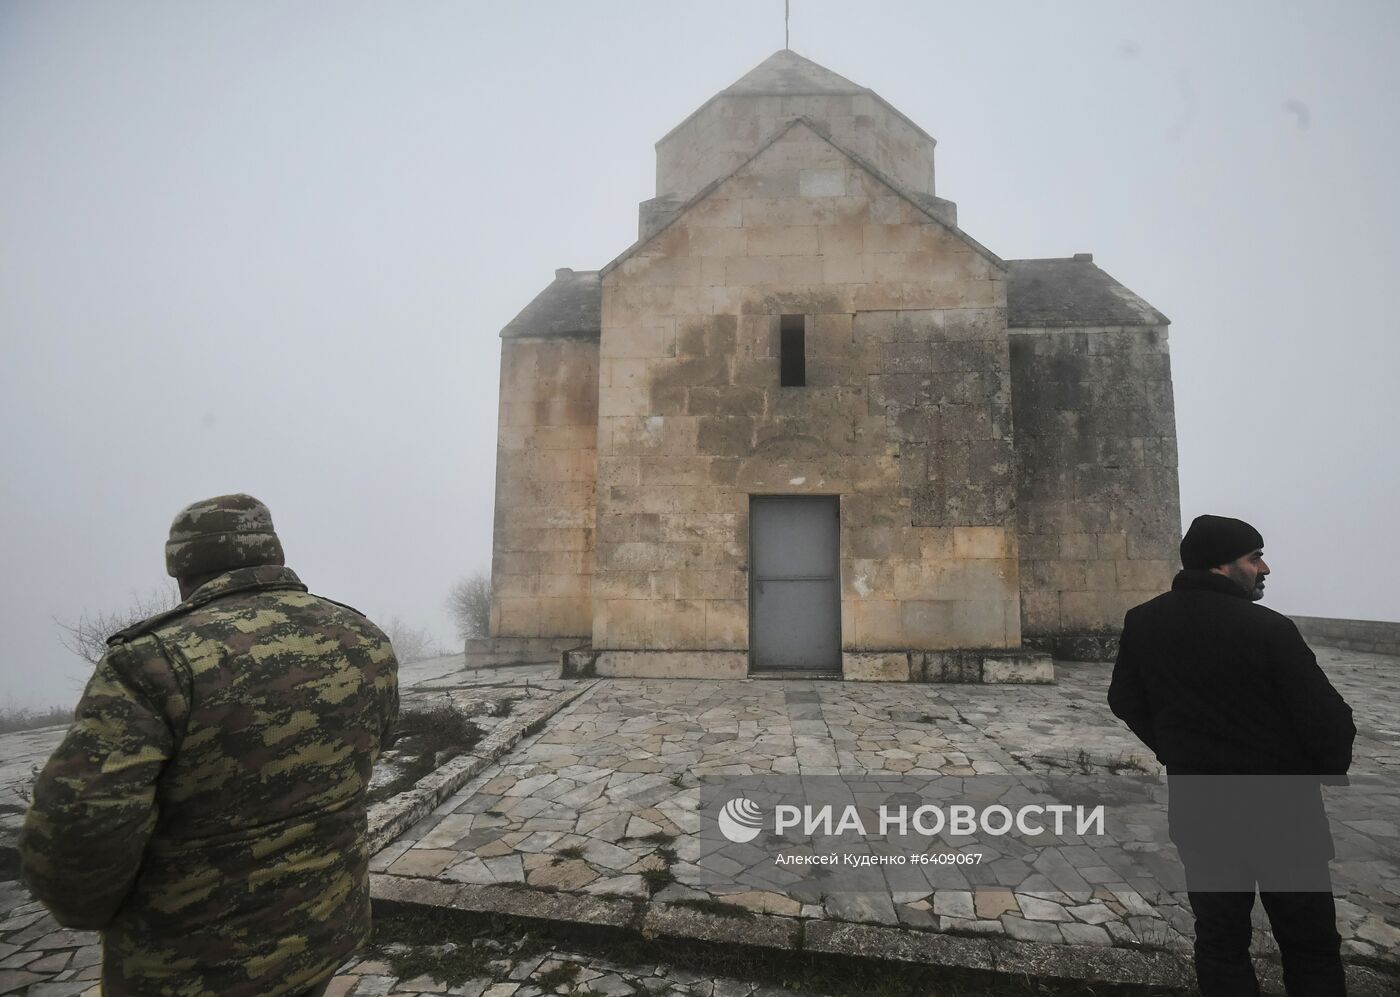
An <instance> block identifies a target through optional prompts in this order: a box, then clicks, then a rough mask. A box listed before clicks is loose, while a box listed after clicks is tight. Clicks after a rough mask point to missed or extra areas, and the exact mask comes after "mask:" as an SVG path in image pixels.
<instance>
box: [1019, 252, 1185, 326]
mask: <svg viewBox="0 0 1400 997" xmlns="http://www.w3.org/2000/svg"><path fill="white" fill-rule="evenodd" d="M1007 262H1008V263H1009V264H1010V267H1011V269H1010V272H1009V273H1008V274H1007V280H1006V312H1007V315H1006V324H1007V326H1008V327H1009V328H1013V329H1014V328H1022V329H1025V328H1031V329H1037V328H1056V327H1064V326H1086V325H1088V326H1093V325H1169V324H1170V323H1171V319H1169V318H1167V317H1166V316H1165V315H1163V314H1162V313H1161V312H1159V311H1158V310H1157V309H1155V308H1153V307H1152V306H1151V305H1149V304H1148V303H1147V302H1146V301H1144V300H1142V298H1139V297H1138V296H1137V295H1136V294H1134V293H1133V292H1132V291H1130V290H1128V289H1127V288H1126V287H1124V286H1123V285H1122V284H1120V283H1118V281H1116V280H1114V279H1113V278H1112V277H1110V276H1109V275H1108V274H1107V273H1105V272H1104V271H1103V270H1100V269H1099V268H1098V267H1097V266H1095V265H1094V257H1093V255H1092V254H1091V253H1080V254H1078V255H1077V256H1071V257H1069V258H1067V259H1046V260H1008V261H1007Z"/></svg>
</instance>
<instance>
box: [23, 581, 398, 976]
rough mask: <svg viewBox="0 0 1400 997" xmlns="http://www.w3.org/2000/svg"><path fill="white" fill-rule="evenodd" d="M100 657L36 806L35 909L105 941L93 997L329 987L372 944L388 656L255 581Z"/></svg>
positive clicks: (391, 666)
mask: <svg viewBox="0 0 1400 997" xmlns="http://www.w3.org/2000/svg"><path fill="white" fill-rule="evenodd" d="M108 643H109V647H108V650H107V653H106V655H105V656H104V657H103V659H102V660H101V662H99V663H98V665H97V670H96V672H95V673H94V675H93V677H92V680H91V681H90V682H89V683H88V686H87V689H86V691H85V692H84V693H83V698H82V701H81V702H80V703H79V704H78V707H77V711H76V714H75V719H74V723H73V726H72V727H71V728H70V729H69V731H68V734H67V736H66V737H65V739H64V741H63V743H62V744H61V745H60V746H59V748H58V750H57V751H56V752H55V753H54V755H53V757H52V758H51V759H49V762H48V764H47V765H46V766H45V767H44V770H43V773H42V774H41V775H40V776H39V781H38V783H37V784H36V785H35V787H34V802H33V806H32V807H31V808H30V811H29V814H28V815H27V817H26V819H25V824H24V830H23V832H22V834H21V838H20V855H21V861H22V863H23V868H24V873H25V878H26V880H27V881H28V883H29V885H30V887H31V888H32V889H33V891H34V894H35V895H36V896H37V897H38V898H39V899H40V900H42V901H43V902H44V903H45V904H46V905H47V906H48V907H49V909H50V910H51V911H53V913H54V916H55V917H56V918H57V919H58V920H59V922H60V923H62V924H65V925H68V926H70V927H76V928H90V929H99V930H101V931H102V932H103V966H102V982H103V992H104V994H106V995H108V997H114V995H128V994H140V995H142V997H148V995H172V997H174V995H179V997H203V995H219V997H235V995H238V997H242V995H247V997H253V995H257V997H273V995H277V994H295V993H300V992H301V991H303V990H305V989H307V988H308V987H310V986H313V985H316V984H318V983H320V982H321V981H323V980H325V979H327V978H328V977H329V976H330V975H331V973H332V972H333V971H334V970H335V968H336V966H337V965H339V963H340V962H341V961H343V959H344V958H345V957H346V956H347V955H349V954H350V953H351V952H353V951H354V949H355V948H356V947H358V946H359V945H360V944H361V943H362V942H363V941H364V940H365V938H366V937H367V936H368V933H369V877H368V864H369V861H368V855H367V853H366V848H367V842H366V826H365V795H366V791H367V788H368V786H369V781H370V771H371V768H372V766H373V764H374V761H375V759H376V758H377V757H378V755H379V751H380V747H381V745H382V744H383V743H384V740H385V738H386V737H387V735H388V733H389V731H390V730H391V729H392V727H393V725H394V723H395V721H396V719H397V714H398V665H397V663H396V662H395V660H394V655H393V651H392V650H391V649H390V646H389V641H388V639H387V638H386V637H385V636H384V634H383V633H382V632H381V631H380V630H379V628H377V627H376V626H375V625H374V624H373V623H371V622H370V621H369V620H367V619H365V618H364V617H363V616H361V615H360V614H359V613H357V612H355V611H353V610H351V609H348V608H346V607H343V606H340V605H338V604H337V603H333V602H330V601H328V600H326V599H320V598H317V597H316V596H314V595H310V594H309V593H308V592H307V591H306V586H304V585H302V584H301V582H300V581H299V580H298V579H297V576H296V575H295V574H294V573H293V572H292V571H290V570H288V569H287V568H283V567H277V566H271V565H265V566H260V567H248V568H238V569H236V570H233V571H229V572H226V573H224V574H222V575H218V576H217V577H215V578H213V579H212V580H210V581H209V582H207V583H206V584H204V585H202V586H201V587H200V588H199V589H197V590H196V591H195V592H194V593H193V594H192V595H191V596H190V597H189V598H188V599H186V600H185V601H184V602H182V603H181V604H180V605H179V606H177V607H176V608H175V609H174V610H172V611H170V612H169V613H164V614H162V615H160V616H156V617H153V618H152V619H150V620H147V621H145V622H144V623H141V624H138V625H137V626H135V627H132V628H130V629H129V630H125V631H123V632H121V633H119V634H117V635H116V636H114V637H113V638H112V639H111V640H110V641H109V642H108Z"/></svg>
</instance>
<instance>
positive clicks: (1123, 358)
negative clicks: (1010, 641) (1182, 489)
mask: <svg viewBox="0 0 1400 997" xmlns="http://www.w3.org/2000/svg"><path fill="white" fill-rule="evenodd" d="M1010 332H1011V334H1010V341H1011V373H1012V396H1013V400H1014V405H1013V407H1014V410H1015V413H1016V456H1017V459H1018V461H1019V464H1020V471H1019V488H1018V494H1017V499H1016V501H1017V507H1018V514H1019V521H1020V538H1019V540H1020V561H1021V564H1020V567H1021V629H1022V633H1023V635H1024V637H1025V639H1026V642H1027V644H1028V645H1030V646H1037V647H1042V648H1044V649H1046V650H1053V651H1054V652H1055V653H1056V655H1057V656H1062V657H1072V658H1080V659H1083V658H1094V657H1104V656H1110V655H1111V654H1112V652H1113V650H1114V649H1115V647H1116V640H1114V639H1113V636H1114V635H1115V634H1116V633H1117V632H1118V631H1119V630H1121V628H1122V623H1123V614H1124V613H1125V612H1126V611H1127V610H1128V609H1129V608H1131V607H1132V606H1135V605H1137V604H1138V603H1140V602H1144V601H1145V600H1147V599H1150V598H1152V597H1153V596H1155V595H1158V594H1160V593H1162V592H1164V591H1166V589H1167V588H1168V587H1169V586H1170V584H1171V579H1172V575H1173V574H1174V572H1175V570H1176V567H1177V560H1176V558H1177V545H1178V543H1179V542H1180V539H1181V514H1180V508H1179V500H1178V491H1177V470H1176V429H1175V425H1176V423H1175V414H1174V408H1173V402H1172V383H1171V366H1170V362H1169V358H1168V355H1167V332H1166V328H1165V327H1163V326H1125V327H1093V328H1064V329H1021V328H1017V329H1012V330H1011V331H1010Z"/></svg>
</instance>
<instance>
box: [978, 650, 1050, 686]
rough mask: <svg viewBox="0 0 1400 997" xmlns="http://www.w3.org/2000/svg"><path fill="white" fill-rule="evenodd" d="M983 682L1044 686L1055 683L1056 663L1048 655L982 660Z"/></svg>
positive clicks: (1032, 654) (987, 658)
mask: <svg viewBox="0 0 1400 997" xmlns="http://www.w3.org/2000/svg"><path fill="white" fill-rule="evenodd" d="M982 681H983V682H990V683H1017V684H1044V683H1051V682H1054V681H1055V663H1054V661H1052V660H1051V658H1050V655H1048V654H1034V653H1029V652H1027V653H1023V654H1020V655H1016V656H1014V657H1013V656H1007V657H990V656H989V657H986V658H984V659H983V660H982Z"/></svg>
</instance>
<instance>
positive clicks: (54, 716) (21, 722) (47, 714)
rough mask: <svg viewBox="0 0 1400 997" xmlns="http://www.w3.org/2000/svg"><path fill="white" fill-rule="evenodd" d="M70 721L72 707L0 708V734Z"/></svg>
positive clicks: (52, 725) (54, 725) (71, 718)
mask: <svg viewBox="0 0 1400 997" xmlns="http://www.w3.org/2000/svg"><path fill="white" fill-rule="evenodd" d="M72 722H73V711H72V709H71V708H70V709H64V708H63V707H61V706H50V707H49V708H47V709H43V710H31V709H17V708H15V707H13V706H7V707H5V708H4V709H3V710H0V734H13V733H14V732H15V731H18V730H38V729H39V728H40V727H57V726H58V725H60V724H70V723H72Z"/></svg>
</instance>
